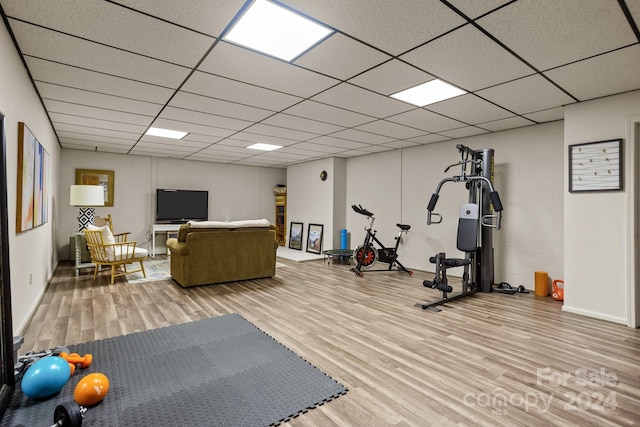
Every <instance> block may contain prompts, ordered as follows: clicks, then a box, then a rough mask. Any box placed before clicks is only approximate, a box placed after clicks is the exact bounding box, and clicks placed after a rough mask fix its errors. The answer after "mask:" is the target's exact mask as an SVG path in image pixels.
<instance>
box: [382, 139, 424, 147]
mask: <svg viewBox="0 0 640 427" xmlns="http://www.w3.org/2000/svg"><path fill="white" fill-rule="evenodd" d="M418 145H420V144H418V143H415V142H411V141H408V140H399V141H394V142H389V143H387V144H384V145H378V147H384V146H386V147H387V148H391V149H396V148H407V147H416V146H418Z"/></svg>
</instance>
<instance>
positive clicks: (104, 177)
mask: <svg viewBox="0 0 640 427" xmlns="http://www.w3.org/2000/svg"><path fill="white" fill-rule="evenodd" d="M113 180H114V172H113V171H106V170H95V169H76V185H101V186H102V187H103V188H104V205H105V206H113V187H114V185H113V182H114V181H113Z"/></svg>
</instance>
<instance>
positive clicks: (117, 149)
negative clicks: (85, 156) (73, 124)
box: [60, 138, 131, 154]
mask: <svg viewBox="0 0 640 427" xmlns="http://www.w3.org/2000/svg"><path fill="white" fill-rule="evenodd" d="M60 144H61V145H62V148H68V149H72V150H85V151H99V152H102V153H117V154H127V153H128V152H129V149H130V148H131V147H130V146H126V145H118V144H109V143H105V142H95V143H93V144H87V143H86V142H84V141H80V140H75V139H62V138H61V139H60Z"/></svg>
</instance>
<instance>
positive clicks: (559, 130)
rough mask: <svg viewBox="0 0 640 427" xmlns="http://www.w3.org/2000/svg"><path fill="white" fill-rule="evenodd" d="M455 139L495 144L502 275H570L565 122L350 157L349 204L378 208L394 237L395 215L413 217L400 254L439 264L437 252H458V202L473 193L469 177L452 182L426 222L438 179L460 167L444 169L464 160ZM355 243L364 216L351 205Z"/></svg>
mask: <svg viewBox="0 0 640 427" xmlns="http://www.w3.org/2000/svg"><path fill="white" fill-rule="evenodd" d="M456 144H463V145H466V146H468V147H470V148H473V149H476V150H480V149H483V148H493V149H494V150H495V182H494V184H495V189H496V190H497V191H498V193H499V194H500V198H501V200H502V204H503V205H504V215H503V221H502V229H501V230H499V231H494V232H493V246H494V249H495V263H494V264H495V281H496V282H502V281H504V282H508V283H510V284H511V285H512V286H513V285H515V286H517V285H521V284H522V285H524V286H525V287H526V288H528V289H533V288H534V272H535V271H546V272H547V273H548V274H549V276H550V277H551V278H554V279H557V278H563V275H564V272H563V239H562V230H563V204H562V194H563V190H564V187H563V179H562V176H563V174H564V169H563V165H564V163H563V153H564V151H563V150H564V145H563V123H562V122H554V123H549V124H544V125H537V126H529V127H525V128H520V129H514V130H509V131H504V132H496V133H492V134H486V135H479V136H474V137H469V138H464V139H457V140H451V141H447V142H442V143H435V144H428V145H424V146H419V147H412V148H405V149H403V150H397V151H392V152H385V153H379V154H372V155H369V156H363V157H356V158H353V159H348V161H347V165H348V168H347V205H348V206H351V205H352V204H356V203H359V204H362V205H363V206H364V207H366V208H367V209H369V210H370V211H372V212H373V213H374V214H375V215H376V222H375V227H374V228H375V229H377V230H378V236H379V238H380V240H381V241H382V242H383V243H384V244H385V245H387V246H390V245H393V244H394V240H393V239H394V237H395V236H396V235H397V233H398V228H397V227H396V223H406V224H409V225H411V230H410V231H409V233H408V234H407V236H406V238H405V239H404V243H403V245H402V246H401V247H400V249H399V254H400V258H399V259H400V261H401V262H402V263H403V264H404V265H405V266H406V267H410V268H413V269H417V270H424V271H434V266H433V264H430V263H429V262H428V259H429V257H430V256H433V255H435V254H436V253H437V252H441V251H444V252H446V253H447V254H448V255H449V256H458V255H460V253H459V252H458V251H457V249H456V232H457V224H458V210H459V207H460V205H461V204H463V203H466V202H467V200H468V194H469V193H468V191H467V190H466V189H465V188H464V184H462V183H446V184H444V186H443V187H442V189H441V191H440V198H439V200H438V204H437V205H436V209H435V212H438V213H440V214H442V216H443V221H442V223H441V224H437V225H436V224H432V225H429V226H428V225H427V221H426V214H427V210H426V207H427V204H428V203H429V199H430V197H431V194H433V193H434V192H435V190H436V187H437V185H438V183H439V182H440V181H441V180H442V179H444V178H447V177H452V176H454V175H459V174H460V168H459V167H455V168H451V169H450V170H449V172H447V173H445V172H444V170H445V168H446V167H447V166H449V165H451V164H454V163H456V162H457V161H458V150H457V149H456ZM347 225H348V229H349V231H350V232H351V234H352V239H351V246H352V247H356V246H357V245H358V244H360V243H361V241H362V239H364V234H365V232H364V226H365V225H366V221H365V218H364V217H362V216H361V215H358V214H356V213H354V212H353V211H352V210H351V209H348V213H347Z"/></svg>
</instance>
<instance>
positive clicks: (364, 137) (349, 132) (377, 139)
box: [314, 129, 398, 145]
mask: <svg viewBox="0 0 640 427" xmlns="http://www.w3.org/2000/svg"><path fill="white" fill-rule="evenodd" d="M330 137H335V138H340V139H348V140H351V141H358V142H363V143H365V144H376V145H377V144H382V143H385V142H390V141H393V140H394V139H398V138H389V137H388V136H384V135H376V134H374V133H371V132H364V131H361V130H357V129H345V130H342V131H340V132H336V133H334V134H332V135H330ZM314 141H317V140H314Z"/></svg>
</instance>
